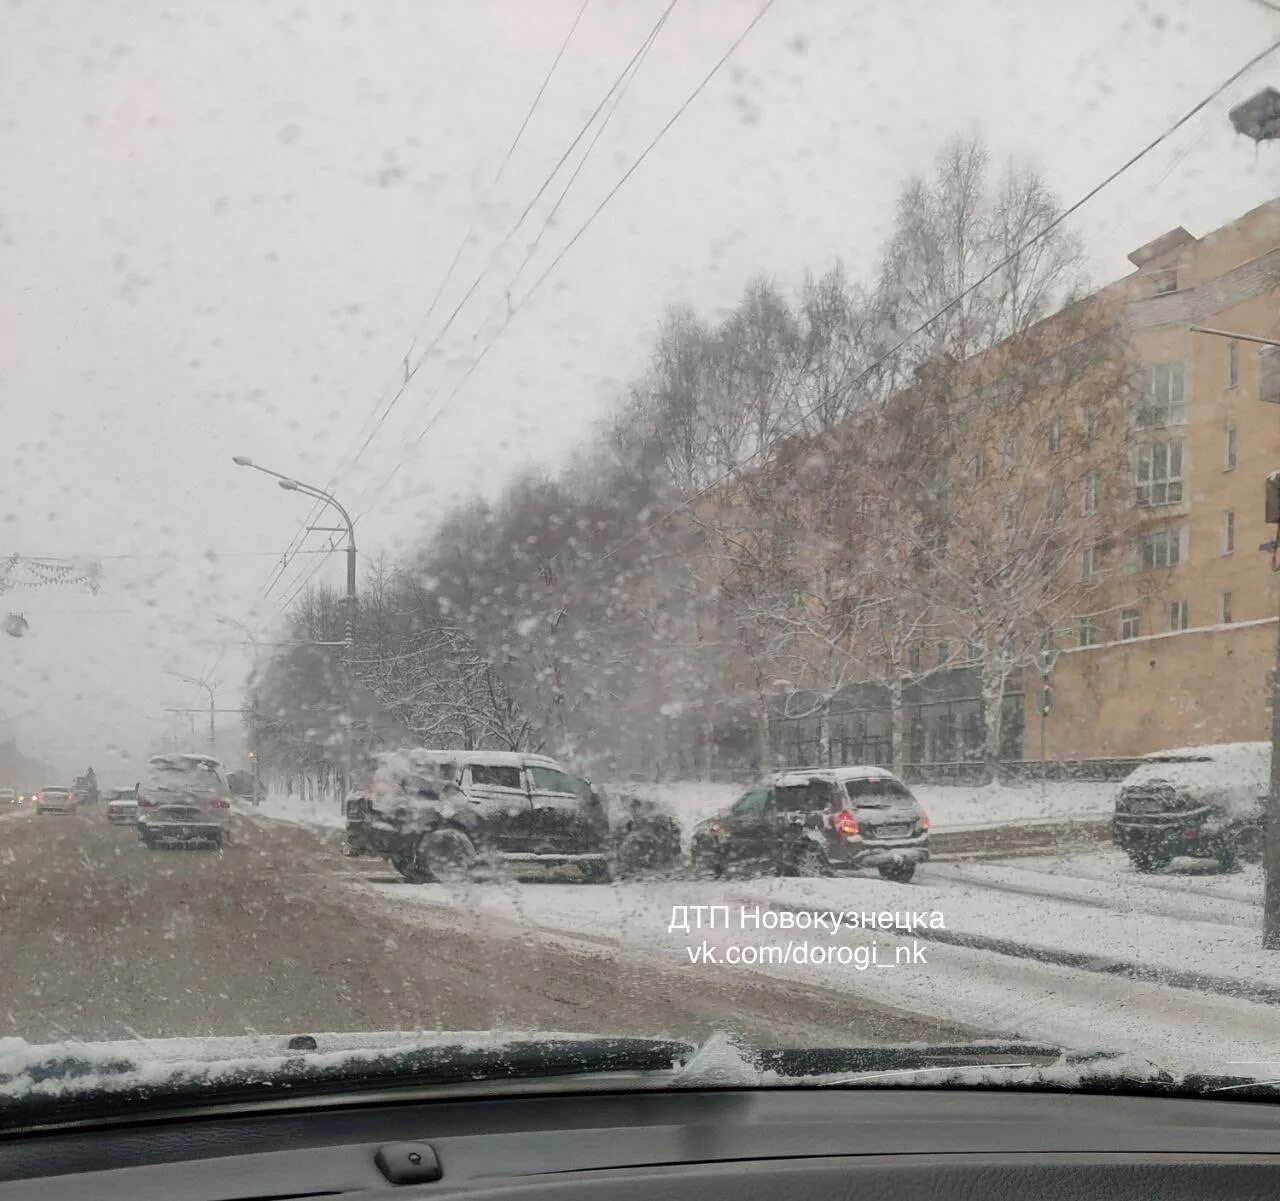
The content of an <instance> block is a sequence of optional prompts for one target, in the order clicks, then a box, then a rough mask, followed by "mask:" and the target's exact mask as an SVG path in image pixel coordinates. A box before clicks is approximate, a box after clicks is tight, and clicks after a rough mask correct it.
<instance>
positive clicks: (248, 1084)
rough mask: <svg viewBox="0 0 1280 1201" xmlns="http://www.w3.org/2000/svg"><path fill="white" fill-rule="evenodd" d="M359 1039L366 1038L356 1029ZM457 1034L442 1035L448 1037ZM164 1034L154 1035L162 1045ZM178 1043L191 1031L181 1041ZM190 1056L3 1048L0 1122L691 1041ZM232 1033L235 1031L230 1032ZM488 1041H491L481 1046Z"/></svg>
mask: <svg viewBox="0 0 1280 1201" xmlns="http://www.w3.org/2000/svg"><path fill="white" fill-rule="evenodd" d="M352 1037H353V1039H354V1040H358V1039H359V1037H360V1036H352ZM451 1037H452V1038H454V1039H456V1040H457V1041H445V1040H446V1039H449V1038H451ZM167 1041H168V1040H165V1039H158V1040H154V1042H155V1045H156V1047H157V1049H158V1050H161V1051H163V1050H165V1044H166V1042H167ZM175 1041H177V1042H179V1043H180V1042H182V1041H185V1040H175ZM192 1041H194V1042H204V1043H207V1044H209V1045H210V1048H211V1049H210V1050H209V1051H207V1052H206V1053H205V1054H203V1055H202V1054H201V1052H200V1050H199V1049H198V1048H197V1049H193V1050H192V1052H191V1054H190V1056H189V1057H185V1058H181V1059H175V1058H173V1057H172V1055H169V1054H166V1055H154V1056H148V1054H147V1044H146V1043H140V1044H139V1045H138V1046H137V1047H136V1048H134V1047H133V1046H131V1045H129V1044H125V1043H111V1044H98V1045H97V1046H93V1045H91V1044H89V1045H85V1046H82V1047H32V1048H30V1054H28V1055H23V1054H21V1053H17V1054H16V1055H15V1054H14V1053H10V1054H8V1055H5V1056H0V1128H4V1129H12V1128H14V1127H19V1128H26V1127H30V1126H33V1125H40V1124H47V1123H50V1122H56V1123H59V1124H62V1123H65V1122H68V1121H76V1120H81V1119H91V1118H95V1117H100V1116H101V1115H102V1114H103V1111H104V1110H107V1109H108V1108H109V1109H110V1111H111V1112H112V1113H113V1114H123V1113H128V1114H129V1115H130V1116H134V1115H136V1114H138V1113H140V1112H147V1111H149V1112H154V1111H157V1110H174V1109H181V1108H183V1107H184V1106H188V1105H190V1104H192V1103H197V1102H198V1103H200V1104H238V1103H243V1102H253V1101H261V1100H264V1099H271V1100H278V1099H279V1098H280V1096H281V1094H282V1092H285V1091H287V1093H288V1095H289V1096H291V1097H293V1096H315V1095H320V1094H331V1095H346V1094H350V1093H353V1092H368V1091H375V1090H376V1091H382V1090H388V1089H398V1088H399V1089H403V1088H422V1087H432V1086H438V1085H448V1084H459V1083H481V1082H490V1081H502V1080H517V1079H538V1078H555V1079H561V1078H565V1077H571V1076H581V1075H589V1076H593V1077H598V1076H602V1075H607V1074H610V1073H615V1072H621V1073H629V1074H636V1073H658V1074H670V1073H672V1072H673V1071H674V1070H676V1069H677V1068H679V1066H680V1065H681V1064H683V1063H684V1062H686V1061H687V1060H688V1059H689V1058H690V1057H691V1056H692V1055H693V1053H694V1051H695V1047H694V1046H693V1045H692V1044H689V1043H682V1042H675V1041H672V1040H667V1039H656V1038H598V1037H582V1038H575V1037H573V1036H571V1035H551V1036H547V1037H545V1038H543V1037H539V1036H537V1035H523V1036H521V1037H518V1038H513V1039H511V1040H510V1041H505V1042H504V1041H500V1040H498V1039H495V1038H491V1037H489V1036H476V1037H472V1038H471V1039H468V1037H467V1036H466V1035H453V1036H449V1035H442V1036H441V1041H439V1042H423V1043H421V1044H417V1045H414V1044H413V1043H412V1040H410V1039H406V1044H407V1045H405V1046H403V1047H401V1048H395V1047H392V1048H386V1047H378V1046H372V1047H368V1046H361V1045H359V1042H358V1041H353V1042H351V1043H348V1044H347V1045H343V1043H342V1042H341V1036H339V1037H338V1038H334V1037H333V1036H330V1037H329V1039H327V1040H326V1042H328V1043H330V1046H328V1047H324V1048H321V1047H319V1046H318V1045H317V1042H316V1040H315V1039H314V1038H312V1037H311V1036H309V1035H303V1036H298V1037H295V1038H293V1039H290V1040H288V1041H287V1042H286V1041H285V1040H284V1039H281V1040H280V1045H279V1051H277V1052H276V1053H274V1054H272V1053H271V1052H270V1051H267V1052H265V1053H264V1052H263V1051H261V1050H255V1051H253V1052H249V1051H244V1050H241V1051H240V1052H239V1054H230V1055H229V1054H227V1053H225V1052H224V1053H221V1054H219V1053H218V1051H217V1046H216V1044H218V1043H219V1041H220V1040H217V1039H209V1040H192ZM223 1041H230V1042H233V1043H234V1042H235V1041H236V1040H223ZM486 1043H487V1044H488V1045H485V1044H486Z"/></svg>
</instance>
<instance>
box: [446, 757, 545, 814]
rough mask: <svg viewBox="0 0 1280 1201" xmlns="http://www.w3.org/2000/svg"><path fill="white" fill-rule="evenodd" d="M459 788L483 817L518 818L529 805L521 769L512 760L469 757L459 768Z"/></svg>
mask: <svg viewBox="0 0 1280 1201" xmlns="http://www.w3.org/2000/svg"><path fill="white" fill-rule="evenodd" d="M462 788H463V791H464V792H465V793H466V794H467V799H468V800H470V801H471V802H472V803H473V804H475V805H476V806H477V807H478V808H479V810H480V812H481V814H482V815H483V816H484V817H486V818H502V817H511V818H518V817H521V816H523V815H525V814H527V813H528V812H529V811H530V809H532V807H533V804H532V800H531V798H530V796H529V791H528V787H527V784H526V781H525V776H524V769H523V768H521V767H520V765H519V764H516V763H486V762H485V761H484V760H483V759H472V760H471V761H470V762H469V763H468V764H467V766H466V768H465V769H464V771H463V782H462Z"/></svg>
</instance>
